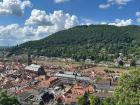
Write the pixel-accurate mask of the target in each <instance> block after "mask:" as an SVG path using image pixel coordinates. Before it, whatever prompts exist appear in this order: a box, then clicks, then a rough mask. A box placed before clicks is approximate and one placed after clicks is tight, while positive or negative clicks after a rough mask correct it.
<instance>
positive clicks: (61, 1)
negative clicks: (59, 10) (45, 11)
mask: <svg viewBox="0 0 140 105" xmlns="http://www.w3.org/2000/svg"><path fill="white" fill-rule="evenodd" d="M68 1H70V0H54V2H55V3H64V2H68Z"/></svg>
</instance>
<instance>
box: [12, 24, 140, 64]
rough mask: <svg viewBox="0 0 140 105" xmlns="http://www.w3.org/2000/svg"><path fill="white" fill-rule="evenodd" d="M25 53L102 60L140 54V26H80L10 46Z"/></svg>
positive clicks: (15, 50) (138, 55) (20, 52)
mask: <svg viewBox="0 0 140 105" xmlns="http://www.w3.org/2000/svg"><path fill="white" fill-rule="evenodd" d="M23 53H31V54H35V55H44V56H48V57H63V58H69V57H71V58H73V59H76V60H80V59H87V58H90V59H95V60H98V61H100V60H113V59H114V58H115V57H117V56H118V54H119V53H123V54H124V55H125V56H127V57H128V58H129V57H130V55H132V54H133V55H134V56H137V57H140V26H124V27H116V26H110V25H90V26H86V25H84V26H77V27H74V28H71V29H68V30H64V31H60V32H57V33H54V34H52V35H50V36H48V37H46V38H44V39H41V40H37V41H29V42H26V43H23V44H21V45H18V46H15V47H13V48H12V49H11V50H10V55H12V54H23Z"/></svg>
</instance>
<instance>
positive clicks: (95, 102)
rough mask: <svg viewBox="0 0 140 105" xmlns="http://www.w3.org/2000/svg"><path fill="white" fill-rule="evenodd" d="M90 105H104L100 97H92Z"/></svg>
mask: <svg viewBox="0 0 140 105" xmlns="http://www.w3.org/2000/svg"><path fill="white" fill-rule="evenodd" d="M89 98H90V105H102V101H101V100H100V98H99V97H97V96H94V95H90V97H89Z"/></svg>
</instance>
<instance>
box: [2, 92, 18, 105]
mask: <svg viewBox="0 0 140 105" xmlns="http://www.w3.org/2000/svg"><path fill="white" fill-rule="evenodd" d="M0 105H21V104H20V103H19V101H18V100H17V98H16V97H14V96H11V95H8V93H7V92H0Z"/></svg>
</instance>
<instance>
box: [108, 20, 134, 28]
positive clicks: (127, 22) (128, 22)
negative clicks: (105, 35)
mask: <svg viewBox="0 0 140 105" xmlns="http://www.w3.org/2000/svg"><path fill="white" fill-rule="evenodd" d="M132 21H133V20H132V19H127V20H120V19H116V20H115V22H113V23H108V25H115V26H118V27H120V26H128V25H131V24H132Z"/></svg>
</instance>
